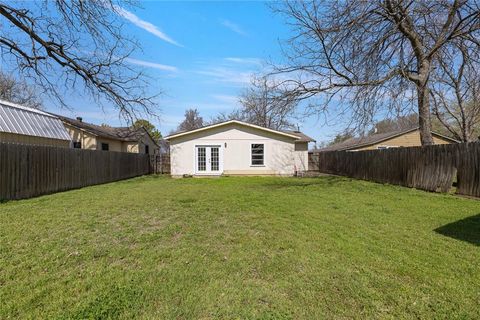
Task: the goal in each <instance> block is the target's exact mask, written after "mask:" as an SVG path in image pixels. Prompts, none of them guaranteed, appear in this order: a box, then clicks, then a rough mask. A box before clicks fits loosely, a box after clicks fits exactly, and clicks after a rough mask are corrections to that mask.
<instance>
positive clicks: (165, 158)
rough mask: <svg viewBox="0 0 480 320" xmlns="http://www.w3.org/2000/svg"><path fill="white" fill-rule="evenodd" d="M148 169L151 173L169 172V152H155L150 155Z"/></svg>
mask: <svg viewBox="0 0 480 320" xmlns="http://www.w3.org/2000/svg"><path fill="white" fill-rule="evenodd" d="M150 171H151V172H152V173H160V174H169V173H170V154H156V155H152V156H150Z"/></svg>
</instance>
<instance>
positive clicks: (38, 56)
mask: <svg viewBox="0 0 480 320" xmlns="http://www.w3.org/2000/svg"><path fill="white" fill-rule="evenodd" d="M120 4H121V5H122V6H128V7H131V4H129V3H126V2H121V3H120V2H119V3H117V2H115V1H114V0H105V1H92V0H57V1H47V0H43V1H21V2H20V1H19V2H12V3H8V4H7V3H5V2H1V3H0V23H1V25H2V31H1V33H0V52H1V57H2V61H3V62H2V64H3V65H4V66H5V67H7V66H8V67H10V69H11V70H10V71H12V72H13V71H14V72H17V73H18V74H19V76H20V77H23V78H25V79H27V80H28V81H31V82H33V83H35V84H36V85H37V86H38V87H39V88H41V89H42V90H43V92H42V93H43V94H46V95H48V96H49V98H54V99H55V101H57V102H59V103H60V104H61V105H63V106H66V104H65V103H64V95H65V93H68V92H70V91H71V90H73V91H77V90H79V89H80V92H81V91H82V89H83V91H84V92H86V93H87V94H89V96H90V97H91V98H93V100H94V101H95V102H97V103H98V104H99V105H100V106H104V105H105V104H106V103H108V104H110V105H112V104H113V106H114V107H116V108H117V109H118V111H119V112H120V114H121V115H122V116H123V117H125V118H126V119H128V120H132V119H133V118H135V117H136V116H137V114H138V113H148V114H152V113H153V109H154V103H153V99H154V97H155V96H156V95H155V94H153V95H149V94H147V92H146V89H147V86H148V78H147V77H146V76H145V75H144V74H143V73H142V72H141V71H138V70H136V69H134V68H133V67H132V66H131V64H129V63H128V59H129V58H128V57H129V56H130V55H131V54H132V53H133V52H134V50H136V49H138V48H139V47H138V44H137V43H136V42H135V41H134V40H133V39H130V38H128V37H127V36H125V34H126V32H125V30H124V28H123V22H122V21H123V20H122V19H123V18H122V15H125V13H126V12H127V11H125V8H123V7H121V6H120ZM2 67H3V66H2Z"/></svg>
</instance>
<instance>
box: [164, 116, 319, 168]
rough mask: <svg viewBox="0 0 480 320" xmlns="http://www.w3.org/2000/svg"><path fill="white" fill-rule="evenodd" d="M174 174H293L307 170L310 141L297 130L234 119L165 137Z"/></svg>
mask: <svg viewBox="0 0 480 320" xmlns="http://www.w3.org/2000/svg"><path fill="white" fill-rule="evenodd" d="M165 140H167V141H168V142H170V163H171V174H172V176H182V175H195V176H204V175H207V176H208V175H221V174H226V175H294V174H295V173H296V172H300V171H306V170H307V169H308V143H309V142H311V141H314V140H313V139H312V138H310V137H307V136H306V135H304V134H303V133H301V132H298V131H277V130H272V129H268V128H264V127H260V126H256V125H252V124H248V123H245V122H241V121H237V120H231V121H226V122H222V123H218V124H214V125H211V126H206V127H203V128H200V129H196V130H191V131H186V132H179V133H175V134H172V135H170V136H168V137H165Z"/></svg>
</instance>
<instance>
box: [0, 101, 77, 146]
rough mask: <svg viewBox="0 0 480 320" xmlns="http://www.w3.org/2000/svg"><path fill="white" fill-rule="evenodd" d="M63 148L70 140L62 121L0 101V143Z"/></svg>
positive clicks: (40, 112)
mask: <svg viewBox="0 0 480 320" xmlns="http://www.w3.org/2000/svg"><path fill="white" fill-rule="evenodd" d="M49 140H56V141H61V142H58V143H60V144H61V145H63V146H65V145H67V146H68V144H69V142H70V140H71V138H70V135H69V134H68V132H67V130H66V129H65V127H64V125H63V123H62V121H61V120H60V119H59V118H58V117H56V116H54V115H51V114H49V113H46V112H43V111H40V110H37V109H32V108H28V107H25V106H21V105H18V104H15V103H11V102H8V101H4V100H0V142H18V143H34V144H48V145H58V143H52V142H51V141H50V142H48V141H49Z"/></svg>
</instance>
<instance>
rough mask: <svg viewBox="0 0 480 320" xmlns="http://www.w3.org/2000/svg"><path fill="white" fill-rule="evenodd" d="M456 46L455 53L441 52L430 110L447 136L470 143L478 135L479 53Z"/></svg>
mask: <svg viewBox="0 0 480 320" xmlns="http://www.w3.org/2000/svg"><path fill="white" fill-rule="evenodd" d="M457 45H458V46H457V47H456V48H455V49H456V50H444V53H443V54H442V57H441V59H439V65H438V68H437V71H436V72H435V74H434V81H433V82H434V85H433V86H432V90H431V95H432V111H433V114H434V115H435V117H436V119H437V120H438V122H439V123H440V124H441V125H442V126H443V127H445V128H446V129H447V131H448V133H449V134H450V135H452V136H453V137H454V138H455V139H457V140H459V141H464V142H470V141H475V140H477V139H478V137H479V135H480V63H479V54H478V52H472V51H471V50H469V48H468V47H467V46H465V45H464V44H463V43H459V44H457ZM458 51H459V52H460V54H458V55H457V52H458Z"/></svg>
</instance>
